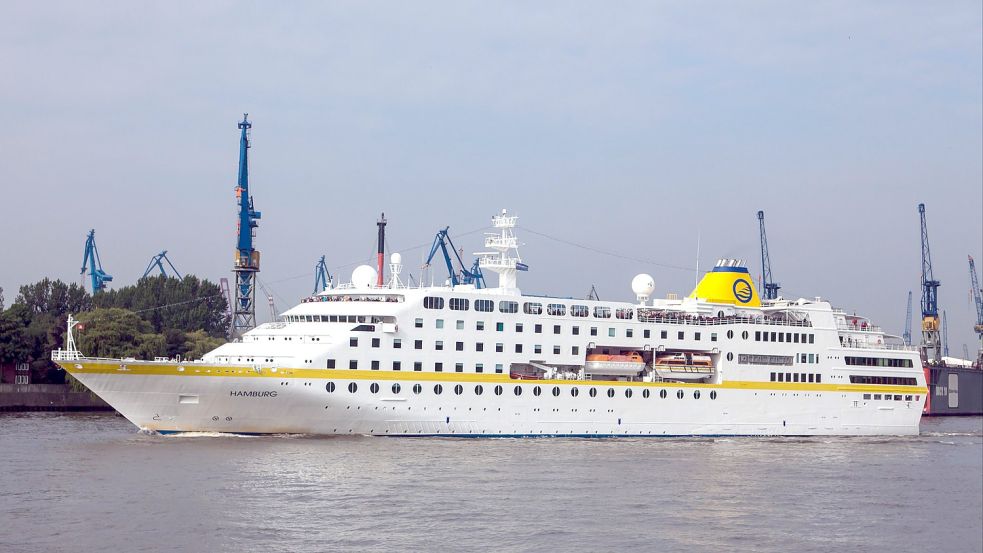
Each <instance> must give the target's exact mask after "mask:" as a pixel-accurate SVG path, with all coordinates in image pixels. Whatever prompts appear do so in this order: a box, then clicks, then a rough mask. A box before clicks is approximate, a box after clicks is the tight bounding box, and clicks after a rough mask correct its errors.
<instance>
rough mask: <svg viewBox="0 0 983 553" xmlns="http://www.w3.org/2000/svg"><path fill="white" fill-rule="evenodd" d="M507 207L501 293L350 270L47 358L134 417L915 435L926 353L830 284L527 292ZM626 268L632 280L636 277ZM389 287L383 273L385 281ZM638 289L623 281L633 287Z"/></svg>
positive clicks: (218, 425) (144, 425)
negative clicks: (189, 355) (620, 297)
mask: <svg viewBox="0 0 983 553" xmlns="http://www.w3.org/2000/svg"><path fill="white" fill-rule="evenodd" d="M516 221H517V217H516V216H515V215H512V214H509V213H507V212H506V211H504V210H503V211H502V212H501V213H499V214H496V215H495V216H494V217H493V218H492V226H493V227H494V232H490V233H488V234H486V236H485V241H484V246H485V250H486V251H484V252H480V253H479V254H477V255H478V267H479V268H480V270H481V272H482V274H485V275H489V276H490V275H491V273H496V274H497V277H498V282H497V286H484V287H483V286H481V285H480V284H478V283H475V282H471V283H470V284H457V285H454V284H453V283H446V284H444V285H429V286H407V285H405V284H404V283H403V282H402V281H401V279H400V274H401V270H402V263H401V259H400V256H399V254H393V255H392V257H391V260H390V261H391V263H390V264H389V273H390V274H389V277H388V280H387V281H385V282H383V279H379V278H378V272H379V271H378V269H376V268H373V267H371V266H368V265H363V266H359V267H357V268H356V269H355V270H354V271H353V273H352V278H351V282H350V283H347V284H342V285H338V286H332V287H330V288H327V289H325V290H324V291H323V292H320V293H317V294H315V295H313V296H311V297H309V298H306V299H304V300H303V301H302V302H301V303H300V304H299V305H297V306H295V307H293V308H292V309H290V310H288V311H286V312H285V313H283V314H282V315H281V316H280V317H279V319H278V320H276V321H274V322H269V323H265V324H261V325H259V326H257V327H256V328H254V329H253V330H251V331H248V332H246V333H245V334H244V335H243V336H242V337H241V340H237V341H234V342H230V343H227V344H225V345H222V346H221V347H219V348H217V349H215V350H214V351H212V352H210V353H208V354H206V355H205V356H204V357H203V358H202V359H198V360H181V359H155V360H152V361H150V360H146V361H144V360H136V359H94V358H87V357H85V356H84V355H83V354H82V352H79V351H78V349H77V348H76V347H75V342H74V339H73V337H72V325H73V324H74V320H72V319H70V321H69V332H68V337H67V345H66V348H65V349H59V350H56V351H54V352H52V358H53V359H54V360H55V361H56V362H57V363H58V364H59V365H60V366H61V367H63V368H64V369H65V370H67V371H68V372H69V373H71V374H72V375H73V376H74V377H75V378H77V379H78V380H79V381H80V382H82V383H83V384H84V385H85V386H87V387H88V388H89V389H91V390H92V391H93V392H95V393H96V394H98V395H99V396H100V397H101V398H103V399H104V400H105V401H106V402H107V403H109V404H110V405H111V406H113V407H114V408H115V409H116V410H117V411H119V412H120V413H121V414H122V415H123V416H125V417H126V418H127V419H129V420H130V421H131V422H132V423H133V424H135V425H136V426H138V427H139V428H140V429H142V430H146V431H154V432H159V433H179V432H221V433H241V434H282V433H287V434H317V435H372V436H453V437H546V436H553V437H555V436H568V437H660V436H662V437H664V436H812V435H885V434H888V435H904V434H917V433H918V425H919V420H920V417H921V415H922V409H923V406H924V403H925V398H926V391H927V389H926V382H925V375H924V372H923V370H922V366H921V362H920V358H919V354H918V352H917V351H916V350H915V349H914V348H912V347H908V346H905V345H903V344H902V343H901V341H900V340H899V339H897V337H894V336H890V335H888V334H886V333H885V332H883V331H882V330H881V329H880V328H878V327H877V326H874V325H873V324H871V322H870V321H869V320H868V319H866V318H864V317H861V316H858V315H855V314H854V315H850V314H847V313H846V312H845V311H843V310H840V309H836V308H834V307H833V306H832V305H831V304H830V303H829V302H828V301H825V300H823V299H821V298H819V297H816V298H813V299H795V300H790V299H781V298H779V299H777V300H765V301H762V300H761V298H760V297H759V295H758V293H757V291H756V290H755V287H754V286H753V284H752V283H753V278H752V277H751V275H750V273H749V271H748V269H747V268H746V264H745V263H744V262H742V261H740V260H734V259H725V260H720V261H718V262H717V264H716V266H714V267H713V268H712V269H711V270H710V271H708V272H707V273H706V274H705V275H704V276H703V277H702V280H700V282H699V283H698V284H697V286H696V288H695V289H694V290H693V292H692V293H691V294H690V295H689V296H687V297H683V298H678V297H675V296H673V295H671V294H669V295H668V297H666V298H664V299H662V298H654V297H653V293H654V289H655V285H654V281H653V279H652V277H650V276H648V275H644V274H641V275H638V276H636V277H635V278H634V279H633V280H631V289H632V292H633V294H634V296H635V301H634V302H630V301H627V302H617V301H596V300H580V299H571V298H559V297H543V296H533V295H525V294H523V293H522V292H521V291H520V289H519V286H518V276H519V274H520V273H521V272H522V271H523V270H525V269H526V268H527V267H526V265H525V264H524V263H523V262H522V259H521V257H520V256H519V246H520V244H519V242H518V240H517V237H516V232H515V231H516ZM626 280H627V279H626ZM380 282H382V284H380ZM626 285H627V282H626Z"/></svg>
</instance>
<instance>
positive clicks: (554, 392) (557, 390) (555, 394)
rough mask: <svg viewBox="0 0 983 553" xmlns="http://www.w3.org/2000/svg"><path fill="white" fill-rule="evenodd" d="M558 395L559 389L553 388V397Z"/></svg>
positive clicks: (557, 387)
mask: <svg viewBox="0 0 983 553" xmlns="http://www.w3.org/2000/svg"><path fill="white" fill-rule="evenodd" d="M558 395H560V387H559V386H553V397H557V396H558Z"/></svg>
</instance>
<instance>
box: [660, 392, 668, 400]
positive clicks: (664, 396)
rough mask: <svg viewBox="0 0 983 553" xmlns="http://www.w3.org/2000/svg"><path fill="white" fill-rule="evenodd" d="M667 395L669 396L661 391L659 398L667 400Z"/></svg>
mask: <svg viewBox="0 0 983 553" xmlns="http://www.w3.org/2000/svg"><path fill="white" fill-rule="evenodd" d="M667 395H669V394H667V393H666V391H665V390H659V397H661V398H662V399H666V396H667Z"/></svg>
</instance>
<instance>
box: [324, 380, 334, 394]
mask: <svg viewBox="0 0 983 553" xmlns="http://www.w3.org/2000/svg"><path fill="white" fill-rule="evenodd" d="M324 389H325V390H327V391H328V393H329V394H330V393H332V392H334V382H328V383H327V384H325V385H324Z"/></svg>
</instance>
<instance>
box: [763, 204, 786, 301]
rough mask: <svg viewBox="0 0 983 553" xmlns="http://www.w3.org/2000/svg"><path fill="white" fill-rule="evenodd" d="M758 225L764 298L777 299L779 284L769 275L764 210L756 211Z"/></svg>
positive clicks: (769, 267) (769, 259)
mask: <svg viewBox="0 0 983 553" xmlns="http://www.w3.org/2000/svg"><path fill="white" fill-rule="evenodd" d="M758 227H759V228H760V230H761V278H762V280H763V281H764V282H763V285H762V287H763V288H764V293H763V294H762V295H763V296H764V299H766V300H774V299H778V290H780V289H781V285H779V284H778V283H777V282H775V281H774V278H772V275H771V258H770V257H769V256H768V236H767V235H766V234H765V212H764V211H759V212H758Z"/></svg>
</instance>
